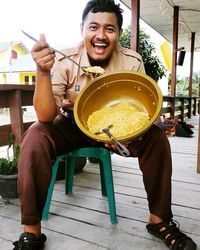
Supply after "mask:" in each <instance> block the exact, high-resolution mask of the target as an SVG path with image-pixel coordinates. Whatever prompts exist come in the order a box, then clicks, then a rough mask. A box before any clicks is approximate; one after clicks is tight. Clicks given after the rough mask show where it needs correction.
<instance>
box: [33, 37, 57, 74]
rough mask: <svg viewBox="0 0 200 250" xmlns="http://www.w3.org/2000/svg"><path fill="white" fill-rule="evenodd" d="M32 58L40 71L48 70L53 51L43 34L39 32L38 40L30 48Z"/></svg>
mask: <svg viewBox="0 0 200 250" xmlns="http://www.w3.org/2000/svg"><path fill="white" fill-rule="evenodd" d="M31 54H32V58H33V60H34V61H35V63H36V64H37V67H38V68H39V69H40V70H42V71H47V70H48V71H49V70H50V69H51V68H52V66H53V64H54V58H55V53H54V51H53V50H52V49H51V48H50V47H49V45H48V43H47V42H46V37H45V35H44V34H40V38H39V42H38V43H36V44H35V45H34V46H33V48H32V50H31Z"/></svg>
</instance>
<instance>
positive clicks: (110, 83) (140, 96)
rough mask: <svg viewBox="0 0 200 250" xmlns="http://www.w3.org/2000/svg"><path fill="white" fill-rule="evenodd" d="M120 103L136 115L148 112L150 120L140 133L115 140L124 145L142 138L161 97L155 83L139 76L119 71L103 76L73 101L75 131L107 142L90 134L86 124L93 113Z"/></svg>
mask: <svg viewBox="0 0 200 250" xmlns="http://www.w3.org/2000/svg"><path fill="white" fill-rule="evenodd" d="M121 101H128V102H129V103H131V104H132V105H133V106H134V107H136V108H137V109H138V110H139V111H147V112H148V114H149V117H150V120H149V121H148V122H147V123H146V124H145V126H144V127H143V128H142V129H138V130H137V131H136V132H135V133H133V134H129V135H127V136H122V137H119V138H116V139H117V140H118V141H121V142H127V141H130V139H131V140H135V139H136V138H138V137H139V136H141V135H142V134H143V133H144V132H145V131H146V130H147V129H148V128H149V127H150V126H151V125H152V124H153V123H154V121H155V120H156V118H157V117H158V115H159V113H160V110H161V107H162V93H161V91H160V88H159V86H158V85H157V83H156V82H155V81H154V80H153V79H152V78H150V77H149V76H147V75H145V74H142V73H138V72H133V71H118V72H113V73H109V74H104V75H102V76H100V77H97V78H95V79H93V80H91V81H90V82H89V83H88V84H87V86H86V87H85V88H84V89H83V90H82V91H81V92H80V93H79V95H78V96H77V98H76V101H75V105H74V116H75V121H76V123H77V125H78V127H79V128H80V130H81V131H82V132H83V133H85V134H86V135H87V136H89V137H90V138H93V139H95V140H101V141H104V142H110V139H109V138H107V139H106V138H100V137H99V136H98V135H96V134H93V133H91V132H90V131H89V130H88V128H87V120H88V117H89V115H91V114H92V113H93V112H94V111H96V110H99V109H102V108H104V107H106V106H110V105H113V104H116V103H119V102H121Z"/></svg>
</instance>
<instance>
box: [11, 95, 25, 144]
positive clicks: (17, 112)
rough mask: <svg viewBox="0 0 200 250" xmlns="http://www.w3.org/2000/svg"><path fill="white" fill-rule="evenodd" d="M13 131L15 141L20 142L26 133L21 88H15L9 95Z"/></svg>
mask: <svg viewBox="0 0 200 250" xmlns="http://www.w3.org/2000/svg"><path fill="white" fill-rule="evenodd" d="M8 102H9V108H10V123H11V132H12V133H13V134H14V135H15V142H16V143H20V142H21V138H22V134H23V133H24V126H23V118H22V100H21V92H20V90H13V91H11V93H10V95H9V101H8Z"/></svg>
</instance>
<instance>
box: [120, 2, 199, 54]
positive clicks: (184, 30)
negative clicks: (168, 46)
mask: <svg viewBox="0 0 200 250" xmlns="http://www.w3.org/2000/svg"><path fill="white" fill-rule="evenodd" d="M120 1H121V2H122V3H124V4H125V5H126V6H127V7H128V8H129V9H131V1H132V0H120ZM174 6H179V32H178V46H177V47H178V48H181V47H184V48H185V49H186V50H187V51H190V48H191V33H192V32H195V49H196V50H197V49H198V50H199V49H200V1H199V0H162V1H161V0H140V18H141V19H142V20H144V21H145V22H146V23H147V24H148V25H150V26H151V27H152V28H153V29H154V30H156V31H157V32H158V33H159V34H161V35H162V36H163V37H164V38H165V39H167V40H168V41H169V42H171V43H172V40H173V14H174Z"/></svg>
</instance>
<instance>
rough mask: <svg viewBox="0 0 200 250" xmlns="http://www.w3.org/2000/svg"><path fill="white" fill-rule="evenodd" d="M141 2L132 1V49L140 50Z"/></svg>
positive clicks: (137, 0) (138, 0)
mask: <svg viewBox="0 0 200 250" xmlns="http://www.w3.org/2000/svg"><path fill="white" fill-rule="evenodd" d="M139 18H140V0H131V49H132V50H134V51H136V52H138V49H139V32H140V31H139Z"/></svg>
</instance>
